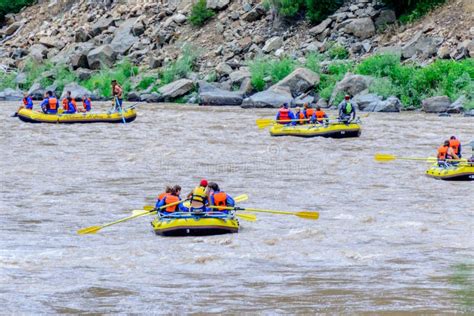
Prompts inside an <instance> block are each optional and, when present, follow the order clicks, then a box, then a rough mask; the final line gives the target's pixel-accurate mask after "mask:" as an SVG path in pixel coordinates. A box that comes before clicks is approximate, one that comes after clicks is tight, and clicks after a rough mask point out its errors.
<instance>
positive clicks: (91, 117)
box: [18, 107, 137, 124]
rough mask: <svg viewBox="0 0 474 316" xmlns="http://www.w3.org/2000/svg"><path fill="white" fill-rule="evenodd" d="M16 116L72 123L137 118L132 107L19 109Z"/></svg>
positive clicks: (131, 119)
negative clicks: (109, 109)
mask: <svg viewBox="0 0 474 316" xmlns="http://www.w3.org/2000/svg"><path fill="white" fill-rule="evenodd" d="M18 118H19V119H20V120H22V121H23V122H28V123H51V124H74V123H123V122H127V123H130V122H133V121H134V120H135V119H136V118H137V112H136V110H135V108H134V107H130V108H128V109H125V110H124V111H123V112H111V113H109V112H102V113H90V112H85V113H74V114H59V113H58V114H45V113H43V112H38V111H33V110H28V109H21V110H20V111H19V112H18Z"/></svg>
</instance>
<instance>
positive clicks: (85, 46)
mask: <svg viewBox="0 0 474 316" xmlns="http://www.w3.org/2000/svg"><path fill="white" fill-rule="evenodd" d="M92 49H94V44H92V43H74V44H71V45H68V46H67V47H66V48H65V49H63V50H62V51H61V52H59V53H58V54H56V55H55V56H54V57H53V58H51V61H52V62H53V63H55V64H64V65H71V66H72V68H73V69H77V68H81V67H82V68H89V60H88V58H87V55H88V54H89V52H90V51H91V50H92Z"/></svg>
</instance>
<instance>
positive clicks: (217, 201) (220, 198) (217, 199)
mask: <svg viewBox="0 0 474 316" xmlns="http://www.w3.org/2000/svg"><path fill="white" fill-rule="evenodd" d="M212 197H213V199H214V205H215V206H222V207H226V206H227V193H225V192H217V193H214V194H213V195H212ZM217 209H218V210H223V208H217Z"/></svg>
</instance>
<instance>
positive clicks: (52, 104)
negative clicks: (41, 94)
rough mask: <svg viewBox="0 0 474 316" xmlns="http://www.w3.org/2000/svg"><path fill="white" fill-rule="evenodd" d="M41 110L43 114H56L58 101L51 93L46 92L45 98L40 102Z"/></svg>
mask: <svg viewBox="0 0 474 316" xmlns="http://www.w3.org/2000/svg"><path fill="white" fill-rule="evenodd" d="M41 108H42V110H43V112H44V113H45V114H56V113H58V99H57V98H56V97H54V96H53V92H52V91H48V92H46V95H45V98H44V100H43V102H41Z"/></svg>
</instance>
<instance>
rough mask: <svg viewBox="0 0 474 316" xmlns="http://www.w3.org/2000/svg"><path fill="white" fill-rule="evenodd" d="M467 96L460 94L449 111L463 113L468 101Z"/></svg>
mask: <svg viewBox="0 0 474 316" xmlns="http://www.w3.org/2000/svg"><path fill="white" fill-rule="evenodd" d="M467 101H468V100H467V98H466V97H465V96H463V95H462V96H460V97H459V98H457V99H456V101H454V102H453V103H451V105H450V106H449V109H448V112H449V113H461V112H463V111H464V104H466V103H467Z"/></svg>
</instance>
